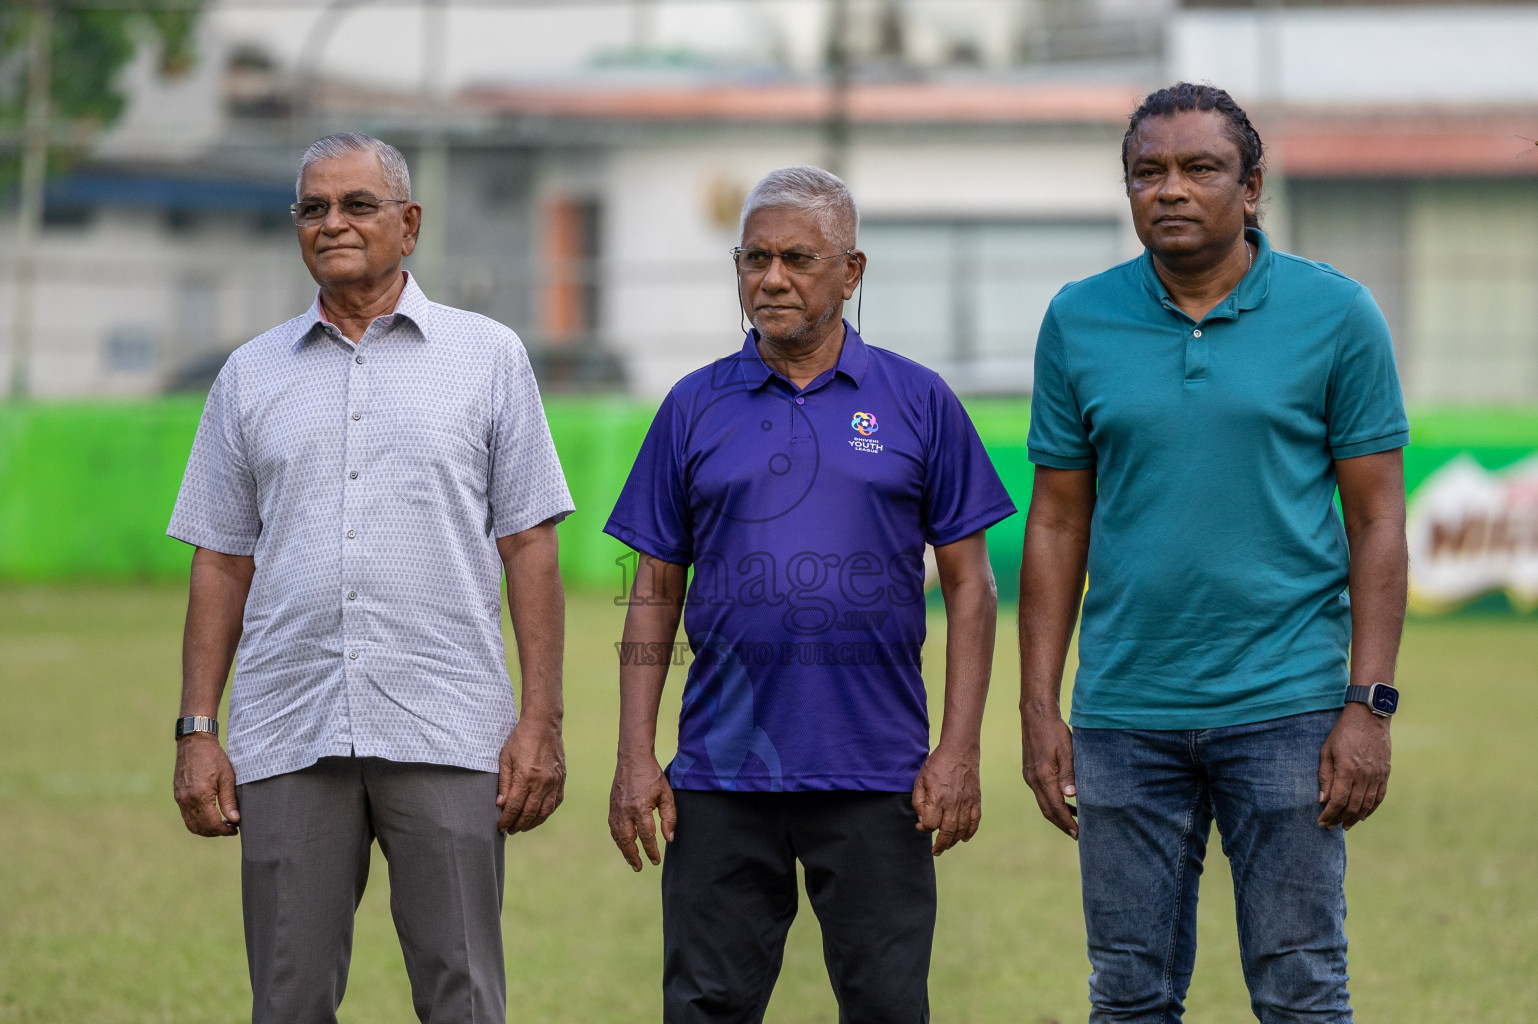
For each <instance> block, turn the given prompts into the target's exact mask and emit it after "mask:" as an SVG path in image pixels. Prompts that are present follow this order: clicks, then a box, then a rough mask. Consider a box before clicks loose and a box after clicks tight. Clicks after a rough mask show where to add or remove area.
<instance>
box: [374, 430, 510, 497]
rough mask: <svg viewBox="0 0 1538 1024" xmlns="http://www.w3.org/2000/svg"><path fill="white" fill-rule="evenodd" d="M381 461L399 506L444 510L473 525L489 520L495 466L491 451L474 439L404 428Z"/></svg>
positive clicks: (449, 432) (450, 432)
mask: <svg viewBox="0 0 1538 1024" xmlns="http://www.w3.org/2000/svg"><path fill="white" fill-rule="evenodd" d="M381 456H382V457H381V460H380V462H381V470H382V472H384V473H385V474H386V481H387V486H388V489H389V490H390V492H391V493H392V494H393V495H394V497H395V499H396V501H397V502H398V503H399V504H401V505H403V506H405V507H407V508H417V509H442V510H446V511H448V512H451V513H454V514H455V515H458V516H461V517H463V518H466V519H470V520H479V519H481V518H483V517H484V516H485V513H486V488H487V477H488V475H489V473H490V465H491V460H490V456H489V454H488V453H487V451H486V448H485V446H484V445H482V444H480V443H478V442H477V441H476V440H475V439H473V438H471V437H470V436H469V435H468V433H465V432H461V431H458V430H455V429H453V428H450V427H443V426H437V425H427V424H408V425H403V427H402V428H401V429H400V431H399V432H398V434H397V436H396V438H395V439H394V440H392V442H391V443H390V444H389V445H388V446H387V447H386V448H385V450H384V451H383V452H382V453H381Z"/></svg>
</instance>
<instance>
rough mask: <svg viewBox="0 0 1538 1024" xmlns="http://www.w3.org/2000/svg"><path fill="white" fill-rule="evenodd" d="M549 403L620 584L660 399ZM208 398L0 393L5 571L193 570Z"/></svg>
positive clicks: (1004, 575)
mask: <svg viewBox="0 0 1538 1024" xmlns="http://www.w3.org/2000/svg"><path fill="white" fill-rule="evenodd" d="M966 406H967V409H968V411H969V412H970V413H971V415H972V419H973V422H974V423H975V424H976V426H977V430H978V433H979V434H980V435H981V436H982V439H983V442H984V444H985V445H987V447H988V452H989V454H990V455H991V456H992V458H993V463H994V465H995V466H996V467H997V469H998V471H999V475H1000V476H1001V477H1003V479H1004V483H1005V486H1006V487H1008V488H1009V492H1010V494H1011V495H1012V496H1013V497H1014V499H1015V504H1016V506H1017V507H1019V508H1020V509H1021V511H1022V513H1023V511H1024V509H1025V507H1026V504H1027V502H1028V500H1029V498H1030V493H1031V479H1032V467H1031V463H1030V460H1029V459H1028V458H1027V457H1026V432H1027V428H1028V425H1029V419H1030V405H1029V403H1028V402H1027V401H1025V400H1023V399H1000V398H973V399H968V400H967V401H966ZM545 409H546V415H547V416H548V417H549V420H550V430H551V433H552V434H553V435H554V437H555V444H556V448H557V449H558V450H559V452H560V455H561V464H562V466H563V467H564V468H565V470H566V476H567V481H568V483H569V484H570V486H571V492H572V498H573V500H574V502H575V504H576V506H577V513H576V514H575V515H573V516H572V517H570V518H569V519H568V520H567V521H566V522H565V523H563V524H562V526H561V568H562V572H563V573H564V575H565V577H566V580H567V582H568V584H569V585H571V586H574V587H583V588H600V589H604V590H612V591H614V592H615V594H616V595H618V593H619V592H620V588H621V586H622V580H625V579H628V577H626V576H623V575H622V574H623V571H624V570H623V569H622V568H621V562H622V561H623V560H624V558H625V556H626V554H627V552H626V549H625V547H624V546H623V545H621V544H620V543H619V542H618V541H616V540H614V539H612V538H610V537H607V536H605V535H604V534H603V533H602V527H603V523H604V521H605V520H606V519H607V518H608V514H609V511H610V509H612V508H613V507H614V501H615V498H616V497H617V496H618V494H619V489H620V487H621V485H622V484H623V483H624V481H625V477H626V474H627V473H628V472H629V470H630V464H631V461H632V460H633V458H634V457H635V453H636V451H637V450H638V449H639V448H640V446H641V439H642V437H644V436H645V433H646V428H647V425H648V424H649V423H650V422H651V417H652V414H653V412H654V411H655V409H656V404H655V403H654V402H652V401H649V400H640V399H635V398H629V397H622V396H611V397H592V398H586V397H583V398H578V397H552V398H549V399H547V400H546V403H545ZM201 410H202V399H201V397H174V398H166V399H160V400H155V401H149V402H134V403H126V402H116V403H90V404H86V403H58V404H45V403H35V404H20V405H0V580H9V581H54V580H103V579H119V580H130V579H181V578H185V576H186V573H187V565H188V562H189V559H190V557H191V551H190V549H189V548H188V547H187V546H186V545H184V544H181V543H179V542H177V541H174V540H171V539H170V538H168V537H166V536H165V527H166V522H167V520H168V519H169V518H170V515H171V507H172V505H173V503H174V502H175V499H176V492H177V488H178V487H179V486H180V483H181V476H182V470H183V468H184V467H185V465H186V461H187V452H188V450H189V449H190V448H191V446H192V437H193V434H194V432H195V431H196V429H197V422H198V416H199V414H200V412H201ZM1411 440H1412V443H1411V445H1410V447H1409V448H1408V449H1406V451H1405V482H1406V486H1407V488H1408V489H1409V490H1410V491H1412V492H1413V491H1414V489H1415V487H1416V486H1417V485H1418V484H1419V483H1420V482H1421V481H1422V480H1424V479H1425V478H1426V476H1427V475H1428V474H1430V473H1431V472H1432V471H1434V470H1435V469H1437V468H1438V467H1440V466H1441V465H1443V464H1444V463H1446V462H1447V461H1448V460H1450V459H1452V458H1453V457H1454V456H1456V455H1458V454H1460V453H1467V454H1469V455H1472V456H1473V457H1474V458H1475V459H1476V460H1477V461H1478V462H1479V463H1480V464H1481V465H1483V466H1484V467H1485V468H1486V469H1491V470H1495V469H1500V468H1503V467H1505V466H1507V465H1510V464H1512V463H1514V462H1517V461H1518V460H1520V459H1522V458H1525V457H1527V456H1529V455H1532V454H1533V453H1534V452H1538V409H1511V410H1491V409H1469V410H1465V409H1423V410H1417V411H1416V412H1415V414H1414V415H1413V416H1412V417H1411ZM1024 527H1025V522H1024V518H1023V515H1018V516H1015V517H1013V518H1011V519H1008V520H1005V521H1004V522H1003V523H1001V524H1000V525H999V526H997V527H995V528H994V529H993V530H991V531H990V533H989V537H988V550H989V554H990V556H991V557H992V560H993V564H994V571H995V574H996V575H997V576H998V580H999V592H1000V596H1001V597H1002V598H1004V599H1006V600H1011V599H1013V598H1014V597H1015V596H1016V593H1017V582H1016V573H1017V570H1018V568H1019V565H1020V550H1021V537H1022V533H1023V531H1024ZM1487 604H1488V602H1487Z"/></svg>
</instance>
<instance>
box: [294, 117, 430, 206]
mask: <svg viewBox="0 0 1538 1024" xmlns="http://www.w3.org/2000/svg"><path fill="white" fill-rule="evenodd" d="M349 153H373V154H375V155H376V156H378V157H379V166H380V167H382V168H384V179H385V186H386V187H387V188H389V190H390V195H389V196H388V197H386V196H380V198H381V199H384V198H390V199H410V198H411V172H410V171H409V170H407V169H406V158H405V157H403V156H401V151H400V150H398V149H396V148H395V147H394V146H392V145H390V144H389V143H388V142H380V141H379V140H378V139H376V138H374V137H373V136H372V135H364V134H363V133H362V132H337V133H336V134H335V135H327V136H326V137H325V138H324V139H316V140H315V141H314V142H312V143H310V148H309V149H306V150H305V151H304V156H302V157H300V158H299V176H298V177H297V178H295V179H294V198H295V199H298V198H300V196H299V189H300V188H301V187H302V186H303V185H304V170H305V168H306V167H309V166H310V165H311V164H313V163H315V162H317V161H319V160H330V159H332V158H334V157H339V156H347V155H348V154H349Z"/></svg>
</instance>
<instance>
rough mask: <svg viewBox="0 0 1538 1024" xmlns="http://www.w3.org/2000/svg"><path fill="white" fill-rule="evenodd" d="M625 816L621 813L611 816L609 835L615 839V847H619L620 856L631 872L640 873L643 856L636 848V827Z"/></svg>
mask: <svg viewBox="0 0 1538 1024" xmlns="http://www.w3.org/2000/svg"><path fill="white" fill-rule="evenodd" d="M623 814H624V812H623V811H620V812H617V814H611V815H610V816H609V835H610V836H612V837H613V839H614V845H615V846H617V847H619V852H620V856H622V857H624V858H625V863H626V864H629V865H630V870H632V871H640V870H641V855H640V854H639V853H637V852H636V848H635V825H633V824H632V823H631V821H630V819H629V818H626V817H624V816H623Z"/></svg>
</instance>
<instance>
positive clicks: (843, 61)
mask: <svg viewBox="0 0 1538 1024" xmlns="http://www.w3.org/2000/svg"><path fill="white" fill-rule="evenodd" d="M831 2H832V9H831V11H830V12H829V14H830V17H829V19H828V118H827V121H826V122H825V123H824V125H823V132H824V134H825V136H826V140H827V157H826V160H825V162H826V165H827V169H828V170H830V171H832V172H833V173H834V174H837V175H838V176H839V177H843V176H844V175H845V174H846V173H848V163H849V136H850V130H849V0H831Z"/></svg>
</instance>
